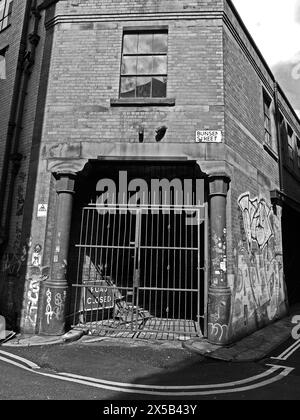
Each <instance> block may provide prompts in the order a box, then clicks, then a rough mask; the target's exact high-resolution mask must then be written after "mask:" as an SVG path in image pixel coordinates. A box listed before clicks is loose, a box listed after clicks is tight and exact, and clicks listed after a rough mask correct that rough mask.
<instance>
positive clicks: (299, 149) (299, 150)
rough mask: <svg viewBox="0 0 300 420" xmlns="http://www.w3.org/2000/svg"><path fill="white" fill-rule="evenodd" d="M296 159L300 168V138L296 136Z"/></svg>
mask: <svg viewBox="0 0 300 420" xmlns="http://www.w3.org/2000/svg"><path fill="white" fill-rule="evenodd" d="M297 161H298V168H300V140H299V138H298V137H297Z"/></svg>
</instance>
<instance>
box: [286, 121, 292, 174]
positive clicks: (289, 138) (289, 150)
mask: <svg viewBox="0 0 300 420" xmlns="http://www.w3.org/2000/svg"><path fill="white" fill-rule="evenodd" d="M287 135H288V157H289V161H290V164H291V165H292V166H294V132H293V130H292V128H291V127H290V126H289V125H288V126H287Z"/></svg>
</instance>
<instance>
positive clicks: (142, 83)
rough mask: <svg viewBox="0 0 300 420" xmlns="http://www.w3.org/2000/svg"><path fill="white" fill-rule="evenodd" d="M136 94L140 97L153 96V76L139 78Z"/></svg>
mask: <svg viewBox="0 0 300 420" xmlns="http://www.w3.org/2000/svg"><path fill="white" fill-rule="evenodd" d="M136 96H137V97H138V98H150V97H151V77H138V78H137V87H136Z"/></svg>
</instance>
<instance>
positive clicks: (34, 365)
mask: <svg viewBox="0 0 300 420" xmlns="http://www.w3.org/2000/svg"><path fill="white" fill-rule="evenodd" d="M0 354H3V355H4V356H8V357H11V358H12V359H16V360H18V361H20V362H23V363H25V365H27V366H29V367H30V368H31V369H40V366H38V365H37V364H35V363H33V362H31V361H30V360H27V359H24V358H23V357H20V356H17V355H16V354H13V353H8V352H6V351H3V350H0Z"/></svg>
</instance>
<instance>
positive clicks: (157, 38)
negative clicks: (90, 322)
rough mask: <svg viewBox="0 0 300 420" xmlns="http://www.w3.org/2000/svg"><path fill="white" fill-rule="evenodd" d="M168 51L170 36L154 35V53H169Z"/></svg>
mask: <svg viewBox="0 0 300 420" xmlns="http://www.w3.org/2000/svg"><path fill="white" fill-rule="evenodd" d="M167 51H168V35H167V34H154V35H153V52H156V53H167Z"/></svg>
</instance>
